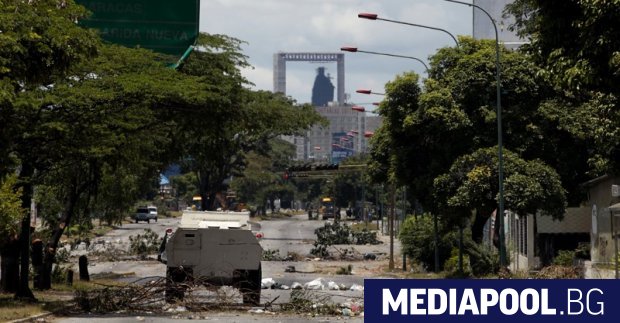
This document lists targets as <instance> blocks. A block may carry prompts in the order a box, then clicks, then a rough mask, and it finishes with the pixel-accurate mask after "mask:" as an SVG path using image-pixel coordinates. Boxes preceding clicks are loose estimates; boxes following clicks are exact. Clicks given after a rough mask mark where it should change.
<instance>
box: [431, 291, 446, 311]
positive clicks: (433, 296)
mask: <svg viewBox="0 0 620 323" xmlns="http://www.w3.org/2000/svg"><path fill="white" fill-rule="evenodd" d="M437 297H439V302H435V300H436V299H437ZM436 304H439V307H437V306H436ZM447 308H448V295H447V294H446V292H445V291H444V290H443V289H438V288H430V289H429V290H428V315H441V314H443V313H445V312H446V309H447Z"/></svg>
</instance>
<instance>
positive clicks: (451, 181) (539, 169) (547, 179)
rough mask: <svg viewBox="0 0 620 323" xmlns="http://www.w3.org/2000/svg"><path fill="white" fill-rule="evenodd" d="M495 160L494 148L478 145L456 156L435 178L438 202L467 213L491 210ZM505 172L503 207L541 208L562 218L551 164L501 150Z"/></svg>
mask: <svg viewBox="0 0 620 323" xmlns="http://www.w3.org/2000/svg"><path fill="white" fill-rule="evenodd" d="M497 164H498V159H497V148H485V149H479V150H477V151H475V152H474V153H472V154H469V155H465V156H462V157H460V158H458V159H457V160H456V161H455V162H454V164H453V165H452V167H451V168H450V171H449V173H447V174H444V175H441V176H439V177H437V179H436V180H435V185H434V187H435V192H436V193H435V194H436V195H435V196H436V198H437V201H438V203H439V205H442V206H443V208H444V209H452V210H461V212H460V213H464V214H465V216H469V214H468V210H479V211H480V210H486V212H487V214H490V212H489V211H492V210H493V209H494V208H495V205H497V202H496V199H497V194H498V182H497V181H498V175H497V167H496V165H497ZM504 176H505V177H504V178H505V181H504V191H505V193H504V198H505V205H506V209H509V210H512V211H515V212H516V213H518V214H536V213H537V211H541V212H542V213H543V214H546V215H550V216H553V217H554V218H562V216H563V215H564V209H565V208H566V199H565V195H564V189H563V188H562V184H561V182H560V178H559V176H558V175H557V173H556V172H555V171H554V170H553V169H552V168H550V167H548V166H546V165H544V164H543V163H542V162H540V161H537V160H535V161H525V160H523V159H521V158H519V157H518V156H517V155H516V154H514V153H512V152H510V151H508V150H504ZM448 213H450V212H448ZM459 216H462V215H461V214H459Z"/></svg>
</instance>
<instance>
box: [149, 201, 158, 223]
mask: <svg viewBox="0 0 620 323" xmlns="http://www.w3.org/2000/svg"><path fill="white" fill-rule="evenodd" d="M147 209H148V210H149V220H155V222H157V207H156V206H152V205H151V206H148V207H147Z"/></svg>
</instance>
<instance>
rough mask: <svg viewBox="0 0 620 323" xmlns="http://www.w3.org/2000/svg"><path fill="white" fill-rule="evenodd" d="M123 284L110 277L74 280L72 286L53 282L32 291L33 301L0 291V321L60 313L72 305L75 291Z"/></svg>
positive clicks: (123, 284)
mask: <svg viewBox="0 0 620 323" xmlns="http://www.w3.org/2000/svg"><path fill="white" fill-rule="evenodd" d="M125 285H127V284H126V283H120V282H118V281H115V280H112V279H109V280H108V279H98V280H96V281H90V282H84V281H75V282H73V286H68V285H65V284H53V285H52V289H51V290H46V291H37V290H33V291H32V292H33V294H34V296H35V297H36V299H37V302H35V303H31V302H26V301H20V300H16V299H15V298H14V294H12V293H0V322H7V321H13V320H19V319H24V318H28V317H32V316H36V315H40V314H44V313H60V312H63V311H65V310H67V309H68V308H69V307H71V306H73V299H74V295H75V292H76V291H94V290H99V289H103V288H105V287H106V286H125ZM31 287H32V286H31Z"/></svg>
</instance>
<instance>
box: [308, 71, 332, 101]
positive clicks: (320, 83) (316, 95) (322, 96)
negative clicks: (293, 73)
mask: <svg viewBox="0 0 620 323" xmlns="http://www.w3.org/2000/svg"><path fill="white" fill-rule="evenodd" d="M334 89H335V87H334V85H333V84H332V81H331V79H330V78H329V74H328V75H325V67H319V68H317V70H316V77H315V78H314V86H312V105H313V106H315V107H326V106H327V104H329V102H333V101H334Z"/></svg>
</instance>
